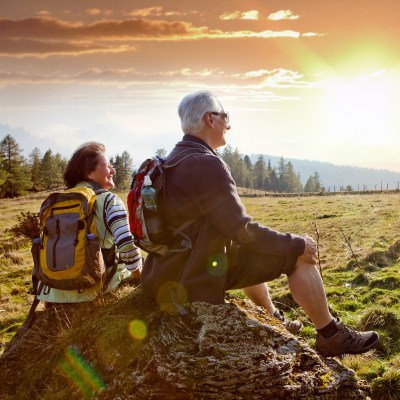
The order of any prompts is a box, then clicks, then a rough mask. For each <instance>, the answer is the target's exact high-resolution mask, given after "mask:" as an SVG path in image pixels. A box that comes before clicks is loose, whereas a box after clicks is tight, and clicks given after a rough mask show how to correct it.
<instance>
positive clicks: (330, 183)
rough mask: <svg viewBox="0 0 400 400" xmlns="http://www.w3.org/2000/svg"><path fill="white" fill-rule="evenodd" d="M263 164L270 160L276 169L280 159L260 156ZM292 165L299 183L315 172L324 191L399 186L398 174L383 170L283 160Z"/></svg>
mask: <svg viewBox="0 0 400 400" xmlns="http://www.w3.org/2000/svg"><path fill="white" fill-rule="evenodd" d="M259 156H260V154H251V155H250V159H251V162H252V163H253V164H254V163H255V162H256V161H257V159H258V157H259ZM262 156H263V157H264V160H265V162H267V163H268V160H271V166H272V167H276V168H277V167H278V162H279V160H280V158H281V157H276V156H270V155H268V154H262ZM284 158H285V157H284ZM285 161H290V162H291V163H292V164H293V168H294V170H295V171H296V173H297V172H299V173H300V178H301V182H302V183H303V185H304V184H305V183H306V181H307V179H308V178H309V176H310V175H314V173H315V171H317V172H318V173H319V175H320V177H321V183H322V185H323V186H324V187H325V188H326V190H328V191H331V192H333V191H334V190H335V191H339V189H340V187H341V186H344V187H346V186H347V185H350V186H351V187H352V188H353V189H354V190H363V189H364V190H365V189H367V190H375V189H376V190H380V189H381V187H382V189H383V190H386V189H387V188H388V189H398V188H399V185H400V172H394V171H388V170H385V169H372V168H361V167H353V166H347V165H335V164H331V163H327V162H322V161H311V160H298V159H295V158H285Z"/></svg>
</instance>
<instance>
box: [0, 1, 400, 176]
mask: <svg viewBox="0 0 400 400" xmlns="http://www.w3.org/2000/svg"><path fill="white" fill-rule="evenodd" d="M396 10H398V11H400V3H399V2H397V1H395V0H386V1H384V2H381V1H377V0H372V1H370V2H368V7H366V6H365V2H364V1H362V0H354V1H352V2H351V3H349V2H340V1H336V0H335V1H333V0H329V1H326V2H323V3H315V2H313V1H311V0H303V1H301V2H299V1H297V0H282V1H280V2H279V3H278V2H276V1H275V0H266V1H263V2H259V1H253V2H245V1H234V2H231V1H222V2H219V3H217V4H216V3H215V2H212V1H210V0H205V1H201V2H200V1H193V2H191V4H190V5H189V6H186V5H185V4H181V2H178V1H177V0H160V1H145V0H135V1H133V0H115V1H114V2H112V7H110V3H109V2H108V1H107V0H93V1H91V2H90V3H86V2H68V3H64V4H61V3H58V2H54V1H51V0H42V1H41V2H40V3H38V2H31V1H29V0H21V1H19V2H18V4H16V2H15V1H13V0H3V2H2V16H1V18H0V33H1V35H0V60H1V67H0V93H1V96H0V140H1V139H3V137H4V136H5V135H6V134H10V135H12V136H13V137H14V138H15V139H16V140H17V142H18V143H19V144H20V146H21V148H23V149H24V154H26V155H28V154H29V153H30V152H31V151H32V150H33V148H34V147H38V148H39V149H40V150H41V151H42V152H44V151H46V150H47V149H48V148H50V149H52V150H53V151H55V152H58V153H60V154H62V155H63V156H64V157H66V158H69V157H70V156H71V154H72V152H73V151H74V149H75V148H76V147H77V146H79V145H80V144H81V143H83V142H85V141H89V140H96V141H100V142H102V143H104V144H105V145H106V147H107V154H108V155H109V156H112V155H115V154H121V153H122V152H123V151H124V150H126V151H128V152H129V153H130V154H131V156H132V157H133V161H134V164H135V165H139V164H140V163H141V160H143V159H145V158H147V157H148V156H149V155H152V154H154V152H155V151H156V149H159V148H165V149H167V150H171V149H172V147H173V145H174V144H175V142H177V141H178V140H180V138H181V137H182V133H181V129H180V121H179V118H178V115H177V106H178V104H179V102H180V100H181V99H182V98H183V96H185V95H186V94H188V93H190V92H192V91H195V90H200V89H209V90H211V91H213V92H214V93H215V94H216V95H217V96H218V97H219V99H220V100H221V102H222V104H223V106H224V108H225V109H226V110H227V111H229V112H230V116H231V123H232V129H231V130H230V131H229V132H228V133H227V143H228V144H229V145H231V146H232V148H238V149H239V151H240V152H241V153H242V154H249V155H250V154H267V155H271V156H273V154H278V155H277V156H273V157H282V156H283V157H284V158H285V159H297V160H308V161H318V162H327V163H331V164H334V165H337V166H349V167H360V168H371V169H375V170H386V171H390V172H396V173H398V172H400V162H399V161H398V156H397V149H398V148H399V144H400V134H399V133H400V129H399V128H400V116H399V115H398V112H397V108H398V106H397V104H398V103H399V100H400V90H399V89H400V78H399V76H400V74H399V72H400V62H399V61H398V60H399V59H400V49H399V48H398V38H399V37H400V26H398V24H397V21H396V18H397V15H398V13H397V12H396Z"/></svg>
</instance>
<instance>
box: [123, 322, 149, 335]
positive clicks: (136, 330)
mask: <svg viewBox="0 0 400 400" xmlns="http://www.w3.org/2000/svg"><path fill="white" fill-rule="evenodd" d="M128 329H129V334H130V335H131V336H132V337H133V338H134V339H138V340H143V339H144V338H146V336H147V325H146V323H145V322H143V321H141V320H140V319H134V320H133V321H131V322H130V323H129V328H128Z"/></svg>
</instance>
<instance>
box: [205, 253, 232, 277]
mask: <svg viewBox="0 0 400 400" xmlns="http://www.w3.org/2000/svg"><path fill="white" fill-rule="evenodd" d="M227 269H228V262H227V258H226V255H225V254H213V255H212V256H211V257H210V258H209V259H208V263H207V270H208V273H209V274H210V275H213V276H222V275H224V274H226V271H227Z"/></svg>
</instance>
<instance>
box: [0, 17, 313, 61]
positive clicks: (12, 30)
mask: <svg viewBox="0 0 400 400" xmlns="http://www.w3.org/2000/svg"><path fill="white" fill-rule="evenodd" d="M301 35H302V34H301V33H300V32H296V31H293V30H284V31H272V30H266V31H261V32H255V31H250V30H241V31H222V30H220V29H211V28H209V27H207V26H194V25H193V24H192V23H189V22H184V21H165V20H147V19H128V20H102V21H98V22H94V23H91V24H84V23H82V22H75V23H74V22H67V21H62V20H59V19H56V18H52V17H32V18H26V19H21V20H12V19H5V18H3V19H0V54H8V55H10V54H15V55H18V54H20V55H27V54H32V55H34V54H35V53H37V55H38V56H44V55H46V54H47V55H51V54H74V53H77V54H79V53H81V52H82V53H87V52H108V51H110V52H116V51H130V50H132V49H133V47H132V41H143V40H146V41H148V40H152V41H182V40H202V39H227V40H228V39H229V40H232V39H237V38H262V39H268V38H282V37H285V38H295V39H297V38H299V37H300V36H301ZM304 35H307V36H314V35H316V34H314V33H306V34H304ZM111 42H112V43H113V44H112V45H111ZM115 43H117V44H115Z"/></svg>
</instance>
